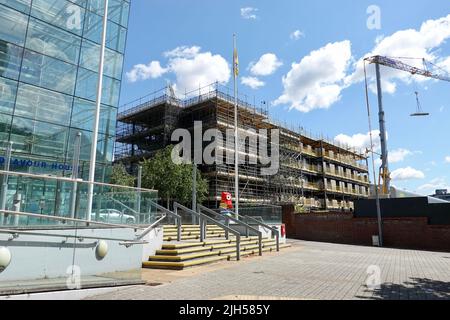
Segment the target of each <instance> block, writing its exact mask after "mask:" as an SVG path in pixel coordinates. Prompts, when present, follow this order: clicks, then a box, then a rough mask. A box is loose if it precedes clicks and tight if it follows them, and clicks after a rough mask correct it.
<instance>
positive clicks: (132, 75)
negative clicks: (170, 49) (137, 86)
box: [126, 61, 168, 82]
mask: <svg viewBox="0 0 450 320" xmlns="http://www.w3.org/2000/svg"><path fill="white" fill-rule="evenodd" d="M167 71H168V69H166V68H163V67H161V64H160V62H159V61H152V62H150V63H149V64H137V65H135V66H134V67H133V68H132V69H131V71H129V72H127V73H126V76H127V79H128V81H129V82H137V81H142V80H147V79H150V78H152V79H156V78H159V77H161V76H162V75H163V74H165V73H166V72H167Z"/></svg>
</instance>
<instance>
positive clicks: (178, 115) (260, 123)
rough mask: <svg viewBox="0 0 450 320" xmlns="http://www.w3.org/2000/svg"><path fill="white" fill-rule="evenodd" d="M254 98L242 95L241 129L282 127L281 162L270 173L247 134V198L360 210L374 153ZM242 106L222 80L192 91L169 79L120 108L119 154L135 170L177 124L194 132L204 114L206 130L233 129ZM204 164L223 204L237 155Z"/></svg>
mask: <svg viewBox="0 0 450 320" xmlns="http://www.w3.org/2000/svg"><path fill="white" fill-rule="evenodd" d="M246 100H247V99H246V98H242V97H240V98H239V99H238V106H239V108H238V110H239V111H238V119H239V124H238V127H239V130H240V133H239V135H241V134H242V135H248V133H249V132H250V133H252V134H254V133H255V132H256V133H257V132H260V130H262V129H267V130H268V131H269V132H270V130H273V129H278V130H279V132H280V135H279V144H278V147H279V153H280V165H279V170H278V173H277V174H275V175H269V176H265V175H262V174H261V169H262V168H263V165H262V164H259V162H258V163H256V164H255V161H250V159H251V158H252V157H258V154H257V150H256V149H257V148H253V149H252V148H251V147H250V146H249V143H248V141H246V142H245V144H246V146H245V151H244V153H245V159H246V161H245V163H244V164H242V165H240V166H239V190H240V201H241V202H242V203H249V204H250V203H252V204H255V203H257V204H295V205H298V206H299V207H303V208H304V209H305V210H342V209H344V210H353V208H354V205H353V203H354V200H356V199H361V198H367V197H368V195H369V178H368V168H367V157H366V156H365V155H364V154H363V153H361V152H357V151H356V150H354V149H351V148H348V147H345V146H341V145H339V144H337V143H335V142H331V141H328V140H327V139H323V138H314V137H312V135H310V134H306V133H305V132H304V131H303V130H301V129H298V130H294V129H292V128H291V129H288V128H287V126H285V125H279V124H276V123H274V122H273V121H271V120H270V119H269V117H268V111H267V109H265V108H264V106H265V104H264V103H261V106H260V107H257V106H256V104H255V103H249V102H248V101H246ZM234 107H235V100H234V97H233V96H232V94H230V91H228V89H226V88H223V87H220V86H219V85H218V84H214V85H211V86H208V87H205V88H200V89H199V90H198V92H196V94H195V96H193V95H192V94H189V95H186V98H185V99H179V98H177V97H176V96H175V94H174V92H173V90H171V89H170V87H169V88H167V89H163V90H161V91H158V92H155V93H153V94H151V95H149V96H147V97H143V98H141V99H139V100H137V101H135V102H133V103H131V104H128V105H125V106H123V107H121V109H120V112H119V115H118V125H117V126H118V128H117V142H116V154H115V161H116V162H121V163H124V164H125V165H126V166H127V167H128V168H129V169H130V170H135V168H136V167H137V164H138V163H139V162H140V161H142V160H143V159H147V158H151V157H152V156H153V155H154V154H155V152H157V151H158V150H160V149H162V148H165V147H166V146H168V145H170V144H173V143H174V142H172V141H171V136H172V133H173V131H174V130H175V129H177V128H183V129H188V130H189V131H191V132H192V131H193V127H194V122H195V121H201V122H202V126H203V128H202V129H203V132H204V131H206V130H208V129H219V130H220V131H221V132H223V135H224V137H226V134H225V133H226V131H227V130H230V129H231V130H234V116H235V113H234ZM226 140H227V139H226V138H225V141H224V146H225V147H224V148H225V149H227V151H230V149H231V150H232V151H233V157H234V137H233V139H232V140H233V141H226ZM269 146H270V143H269ZM269 153H270V150H269ZM199 168H200V170H201V172H202V175H203V176H204V177H205V178H206V179H207V180H208V183H209V196H208V205H210V206H212V207H218V206H219V203H220V200H221V195H222V192H230V193H232V194H234V174H235V168H234V162H233V163H232V164H227V162H226V161H223V164H218V163H216V164H214V165H202V166H200V167H199Z"/></svg>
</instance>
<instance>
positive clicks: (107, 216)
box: [91, 209, 136, 224]
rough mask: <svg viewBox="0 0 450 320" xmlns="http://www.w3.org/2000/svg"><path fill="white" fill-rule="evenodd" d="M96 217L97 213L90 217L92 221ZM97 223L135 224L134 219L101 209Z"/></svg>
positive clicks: (123, 214)
mask: <svg viewBox="0 0 450 320" xmlns="http://www.w3.org/2000/svg"><path fill="white" fill-rule="evenodd" d="M96 217H97V213H95V212H93V213H92V215H91V218H92V220H96V219H97V218H96ZM98 221H99V222H106V223H117V224H134V223H136V218H135V217H133V216H130V215H128V214H125V213H123V212H120V211H119V210H116V209H101V210H100V216H99V218H98Z"/></svg>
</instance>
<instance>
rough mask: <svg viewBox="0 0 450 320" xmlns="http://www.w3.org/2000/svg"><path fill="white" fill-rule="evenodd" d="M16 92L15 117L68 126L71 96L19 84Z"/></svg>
mask: <svg viewBox="0 0 450 320" xmlns="http://www.w3.org/2000/svg"><path fill="white" fill-rule="evenodd" d="M18 92H19V94H18V95H17V103H16V110H15V113H14V114H15V115H19V116H23V117H27V118H30V119H33V120H41V121H48V122H52V123H55V124H60V125H69V120H70V114H71V109H72V100H73V98H72V97H71V96H67V95H65V94H62V93H57V92H53V91H49V90H45V89H41V88H37V87H34V86H30V85H26V84H21V85H20V87H19V91H18Z"/></svg>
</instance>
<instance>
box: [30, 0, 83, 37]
mask: <svg viewBox="0 0 450 320" xmlns="http://www.w3.org/2000/svg"><path fill="white" fill-rule="evenodd" d="M84 12H85V9H83V8H81V7H79V6H77V5H75V4H74V3H72V2H68V1H66V0H34V1H33V7H32V9H31V15H32V16H34V17H36V18H38V19H41V20H44V21H46V22H48V23H51V24H53V25H55V26H58V27H60V28H63V29H65V30H68V31H70V32H73V33H76V34H78V35H81V33H82V31H83V24H84Z"/></svg>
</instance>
